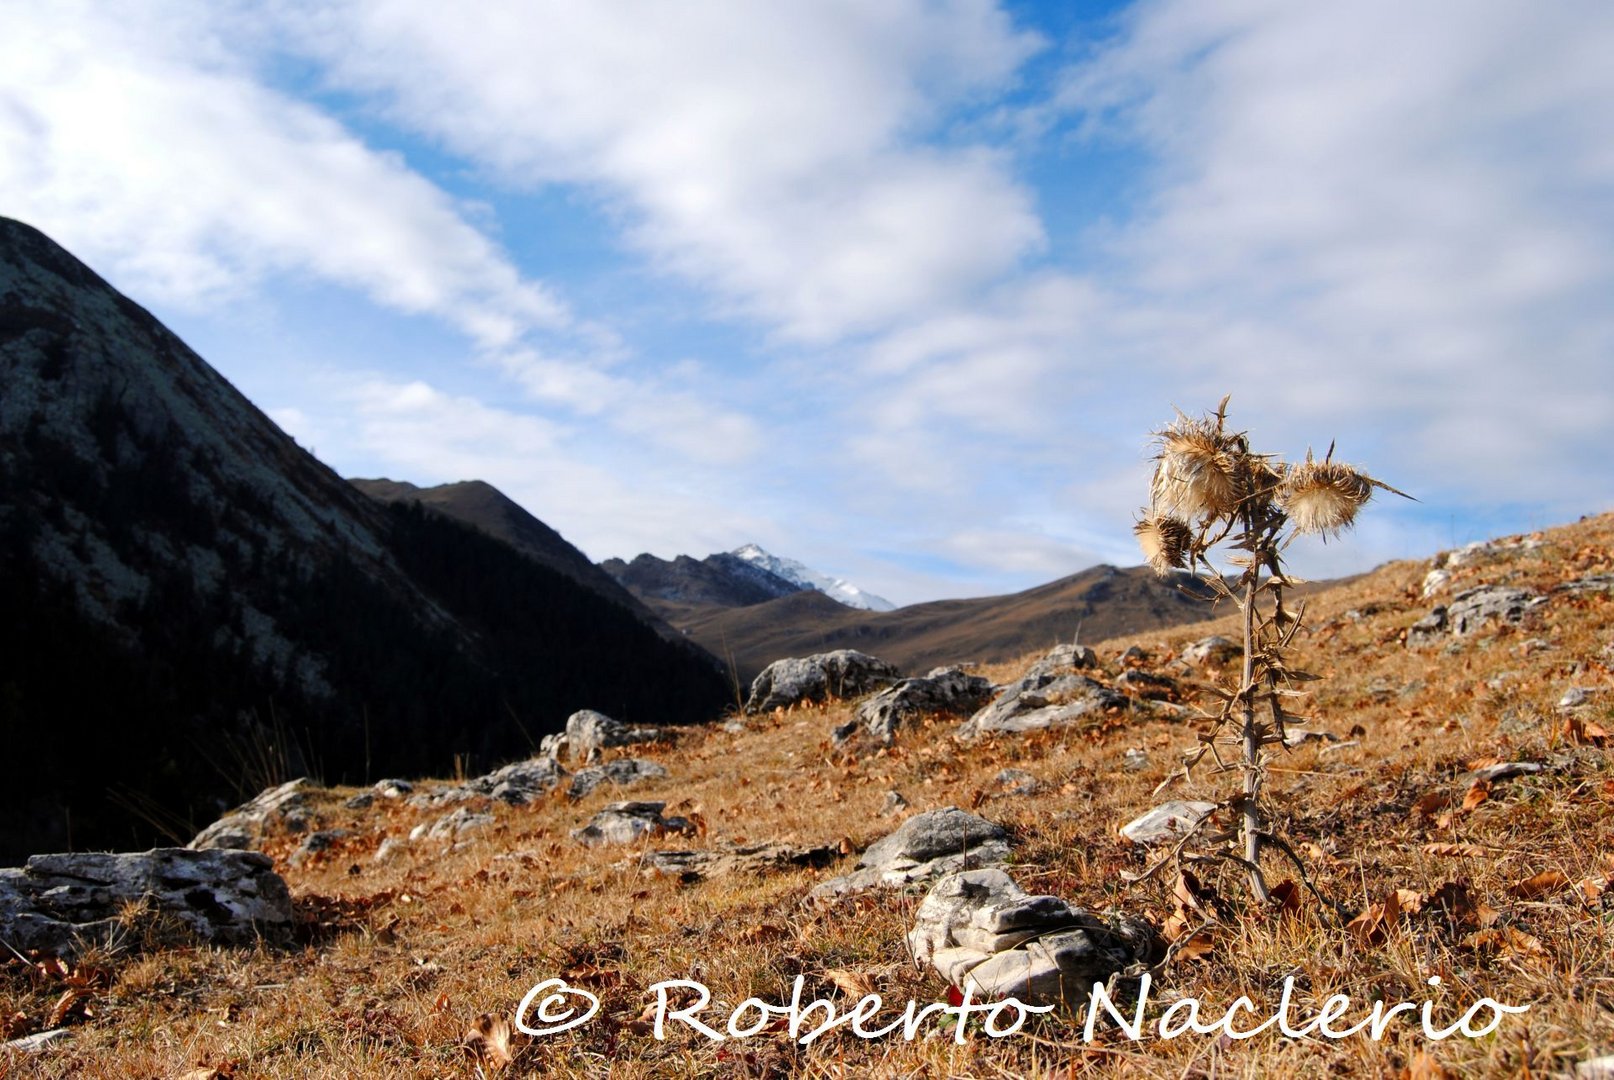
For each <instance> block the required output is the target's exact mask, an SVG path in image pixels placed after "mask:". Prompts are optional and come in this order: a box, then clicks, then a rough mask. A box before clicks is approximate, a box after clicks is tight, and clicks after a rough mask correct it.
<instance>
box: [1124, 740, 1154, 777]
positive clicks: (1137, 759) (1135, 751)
mask: <svg viewBox="0 0 1614 1080" xmlns="http://www.w3.org/2000/svg"><path fill="white" fill-rule="evenodd" d="M1149 765H1150V762H1149V751H1147V750H1145V749H1144V748H1143V747H1141V746H1133V747H1128V748H1127V751H1126V752H1125V753H1124V754H1122V755H1121V767H1122V768H1123V769H1125V770H1126V771H1127V772H1142V771H1143V770H1144V769H1147V768H1148V767H1149Z"/></svg>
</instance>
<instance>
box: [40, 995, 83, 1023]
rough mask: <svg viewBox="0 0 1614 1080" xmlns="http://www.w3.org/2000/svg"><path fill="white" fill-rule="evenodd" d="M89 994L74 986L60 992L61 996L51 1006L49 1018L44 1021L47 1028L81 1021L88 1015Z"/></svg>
mask: <svg viewBox="0 0 1614 1080" xmlns="http://www.w3.org/2000/svg"><path fill="white" fill-rule="evenodd" d="M89 1004H90V992H89V991H88V990H83V989H80V988H79V987H76V986H70V987H68V988H67V989H66V990H63V991H62V996H61V997H59V998H57V999H56V1004H55V1005H53V1006H51V1010H50V1018H49V1019H48V1020H46V1021H45V1027H47V1028H59V1027H63V1026H64V1025H66V1024H67V1023H69V1022H70V1021H75V1020H83V1019H84V1018H85V1017H86V1016H88V1015H89Z"/></svg>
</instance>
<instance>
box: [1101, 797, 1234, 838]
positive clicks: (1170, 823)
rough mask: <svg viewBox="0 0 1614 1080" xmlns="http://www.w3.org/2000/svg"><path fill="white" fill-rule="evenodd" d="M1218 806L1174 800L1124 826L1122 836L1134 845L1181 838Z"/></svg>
mask: <svg viewBox="0 0 1614 1080" xmlns="http://www.w3.org/2000/svg"><path fill="white" fill-rule="evenodd" d="M1215 809H1216V804H1215V803H1208V802H1186V801H1184V800H1182V799H1173V800H1172V801H1171V802H1167V803H1161V804H1160V805H1159V806H1157V807H1155V808H1154V809H1153V810H1150V811H1149V812H1148V813H1145V814H1141V815H1139V816H1138V817H1135V818H1133V819H1132V820H1131V821H1129V822H1127V823H1126V824H1125V825H1123V826H1121V835H1122V836H1124V837H1126V838H1127V839H1128V840H1130V841H1132V842H1133V843H1134V844H1158V843H1162V842H1165V841H1168V840H1170V841H1175V840H1180V839H1181V838H1182V837H1183V834H1185V833H1186V832H1188V830H1189V829H1191V828H1193V827H1194V826H1195V825H1197V824H1199V819H1200V818H1202V817H1204V816H1205V815H1206V814H1208V813H1210V812H1211V811H1212V810H1215Z"/></svg>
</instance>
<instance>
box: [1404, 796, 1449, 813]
mask: <svg viewBox="0 0 1614 1080" xmlns="http://www.w3.org/2000/svg"><path fill="white" fill-rule="evenodd" d="M1450 805H1451V796H1450V795H1448V794H1447V793H1446V792H1444V791H1431V792H1429V793H1428V794H1427V795H1424V796H1422V797H1421V798H1420V799H1419V800H1418V801H1417V802H1415V803H1413V804H1412V810H1413V812H1414V813H1416V814H1418V815H1419V816H1420V817H1426V818H1430V817H1434V816H1435V815H1436V814H1438V813H1439V812H1440V811H1442V810H1444V809H1446V807H1448V806H1450Z"/></svg>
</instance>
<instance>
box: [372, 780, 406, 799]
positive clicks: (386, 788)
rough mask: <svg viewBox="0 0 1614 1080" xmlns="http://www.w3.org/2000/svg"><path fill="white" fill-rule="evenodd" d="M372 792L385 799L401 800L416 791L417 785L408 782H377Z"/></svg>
mask: <svg viewBox="0 0 1614 1080" xmlns="http://www.w3.org/2000/svg"><path fill="white" fill-rule="evenodd" d="M370 790H372V791H374V792H375V793H376V794H377V795H379V796H381V797H382V798H383V799H401V798H403V797H404V796H405V795H407V794H409V793H410V792H411V791H414V790H415V785H414V784H411V783H410V782H409V781H407V780H377V781H376V782H375V784H374V785H373V786H372V787H371V789H370Z"/></svg>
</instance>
